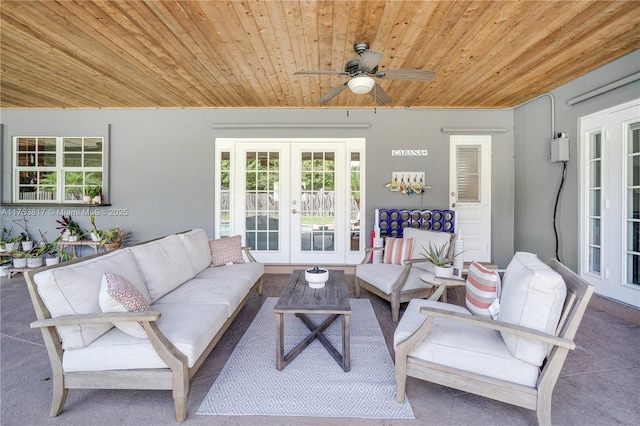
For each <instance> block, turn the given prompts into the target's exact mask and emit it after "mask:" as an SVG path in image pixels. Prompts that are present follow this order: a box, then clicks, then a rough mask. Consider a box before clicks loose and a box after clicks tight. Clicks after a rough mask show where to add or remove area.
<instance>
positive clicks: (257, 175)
mask: <svg viewBox="0 0 640 426" xmlns="http://www.w3.org/2000/svg"><path fill="white" fill-rule="evenodd" d="M245 169H246V188H245V197H246V198H245V209H246V215H247V219H246V227H245V229H246V234H245V235H246V241H247V245H248V246H249V247H253V248H254V249H256V250H264V251H277V250H278V247H279V216H278V211H279V204H278V183H279V182H280V155H279V153H278V152H269V151H255V152H247V153H246V156H245Z"/></svg>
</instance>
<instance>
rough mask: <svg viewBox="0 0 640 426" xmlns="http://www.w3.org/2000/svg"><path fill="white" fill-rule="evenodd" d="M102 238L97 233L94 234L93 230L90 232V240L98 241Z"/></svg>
mask: <svg viewBox="0 0 640 426" xmlns="http://www.w3.org/2000/svg"><path fill="white" fill-rule="evenodd" d="M100 240H102V237H101V236H100V235H98V234H96V233H95V232H92V233H91V241H100Z"/></svg>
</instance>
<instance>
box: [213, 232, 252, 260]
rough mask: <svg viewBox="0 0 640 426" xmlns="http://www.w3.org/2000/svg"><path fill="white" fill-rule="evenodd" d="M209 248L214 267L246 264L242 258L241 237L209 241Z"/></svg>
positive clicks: (235, 236)
mask: <svg viewBox="0 0 640 426" xmlns="http://www.w3.org/2000/svg"><path fill="white" fill-rule="evenodd" d="M209 246H210V247H211V257H212V258H213V266H222V265H227V264H229V263H244V258H243V257H242V237H241V236H240V235H234V236H233V237H227V238H220V239H217V240H209Z"/></svg>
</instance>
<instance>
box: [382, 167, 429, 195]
mask: <svg viewBox="0 0 640 426" xmlns="http://www.w3.org/2000/svg"><path fill="white" fill-rule="evenodd" d="M386 186H387V188H389V191H391V192H400V193H401V194H404V195H414V194H422V193H423V192H424V190H425V189H430V188H431V185H425V184H424V172H393V173H391V182H389V183H388V184H387V185H386Z"/></svg>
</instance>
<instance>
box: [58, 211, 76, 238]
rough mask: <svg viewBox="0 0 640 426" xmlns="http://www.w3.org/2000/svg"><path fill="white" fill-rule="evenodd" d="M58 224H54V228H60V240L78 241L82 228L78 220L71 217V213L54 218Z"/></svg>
mask: <svg viewBox="0 0 640 426" xmlns="http://www.w3.org/2000/svg"><path fill="white" fill-rule="evenodd" d="M56 222H58V224H59V225H60V226H56V229H60V232H61V234H62V241H78V239H80V234H81V233H82V228H80V225H79V224H78V222H76V221H75V220H73V219H72V218H71V215H69V216H65V215H62V218H61V219H58V220H56Z"/></svg>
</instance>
